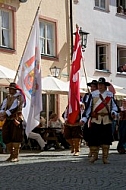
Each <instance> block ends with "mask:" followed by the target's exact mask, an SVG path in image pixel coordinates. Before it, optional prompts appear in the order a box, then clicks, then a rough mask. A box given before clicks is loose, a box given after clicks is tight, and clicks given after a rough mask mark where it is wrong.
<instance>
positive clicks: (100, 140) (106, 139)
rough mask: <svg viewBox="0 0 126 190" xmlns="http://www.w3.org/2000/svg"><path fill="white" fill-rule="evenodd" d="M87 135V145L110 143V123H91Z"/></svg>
mask: <svg viewBox="0 0 126 190" xmlns="http://www.w3.org/2000/svg"><path fill="white" fill-rule="evenodd" d="M88 135H89V136H88V145H89V146H100V145H103V144H104V145H111V144H112V141H113V135H112V125H111V124H107V125H103V123H101V124H96V123H91V126H90V129H89V131H88Z"/></svg>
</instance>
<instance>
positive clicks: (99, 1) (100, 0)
mask: <svg viewBox="0 0 126 190" xmlns="http://www.w3.org/2000/svg"><path fill="white" fill-rule="evenodd" d="M95 7H98V8H100V9H106V0H95Z"/></svg>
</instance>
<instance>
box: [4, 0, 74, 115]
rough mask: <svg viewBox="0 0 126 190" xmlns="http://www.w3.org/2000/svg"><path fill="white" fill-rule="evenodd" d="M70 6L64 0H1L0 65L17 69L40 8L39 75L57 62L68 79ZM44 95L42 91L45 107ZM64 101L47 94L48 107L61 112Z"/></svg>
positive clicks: (65, 98)
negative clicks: (48, 96)
mask: <svg viewBox="0 0 126 190" xmlns="http://www.w3.org/2000/svg"><path fill="white" fill-rule="evenodd" d="M69 7H70V5H69V2H68V1H66V0H64V1H62V0H55V1H53V2H52V0H48V1H47V0H25V1H22V0H0V26H1V27H0V65H2V66H5V67H7V68H9V69H12V70H14V71H17V69H18V65H19V63H20V60H21V58H22V56H23V53H24V50H25V48H26V46H27V42H28V38H29V35H30V31H31V29H32V26H33V23H34V18H35V15H36V12H37V10H38V9H39V12H38V14H39V23H40V48H41V70H42V77H46V76H48V75H50V67H54V66H56V67H58V68H60V69H61V70H60V77H59V78H60V79H61V80H64V81H67V80H68V78H67V77H68V73H69V69H70V60H71V56H70V33H69V31H70V24H69V22H70V21H69ZM0 84H1V86H4V85H5V84H6V82H2V83H1V82H0ZM2 98H3V97H2V94H1V99H2ZM46 99H47V97H46V94H44V95H43V109H44V111H46V109H47V108H46ZM64 101H65V102H67V96H60V95H50V100H49V106H50V111H51V110H52V111H55V112H58V113H59V115H60V113H62V112H63V111H64V109H65V107H66V105H65V104H66V103H65V104H64Z"/></svg>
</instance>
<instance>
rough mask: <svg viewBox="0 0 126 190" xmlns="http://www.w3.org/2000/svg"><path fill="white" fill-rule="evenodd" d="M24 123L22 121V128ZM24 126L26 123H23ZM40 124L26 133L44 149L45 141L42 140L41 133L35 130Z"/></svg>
mask: <svg viewBox="0 0 126 190" xmlns="http://www.w3.org/2000/svg"><path fill="white" fill-rule="evenodd" d="M24 125H25V124H24V123H23V128H24ZM25 126H26V125H25ZM39 127H40V125H38V126H37V127H35V128H34V129H33V130H32V131H31V132H30V133H29V135H28V138H29V139H34V140H36V141H37V142H38V144H39V146H40V148H41V151H43V150H44V147H45V145H46V142H45V141H44V140H43V138H42V137H41V135H40V134H39V133H37V132H36V129H37V128H39Z"/></svg>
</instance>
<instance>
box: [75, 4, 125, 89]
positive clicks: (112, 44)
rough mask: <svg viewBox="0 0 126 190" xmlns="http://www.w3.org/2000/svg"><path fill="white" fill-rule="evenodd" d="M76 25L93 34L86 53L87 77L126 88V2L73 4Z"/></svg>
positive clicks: (90, 35) (89, 36) (89, 39)
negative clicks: (102, 79) (103, 78)
mask: <svg viewBox="0 0 126 190" xmlns="http://www.w3.org/2000/svg"><path fill="white" fill-rule="evenodd" d="M76 24H78V25H79V26H80V27H82V29H83V30H84V31H86V32H89V33H90V34H89V35H88V42H87V48H86V49H85V52H84V58H85V63H84V64H85V68H86V71H87V75H88V76H89V77H92V78H96V79H97V78H98V77H101V76H103V77H105V78H106V79H107V80H108V81H110V82H112V83H114V84H115V85H118V86H121V87H124V88H126V84H125V78H126V69H125V65H126V35H125V34H126V1H125V0H90V1H89V0H84V1H83V0H74V1H73V27H74V28H75V25H76ZM74 30H75V29H74ZM91 68H92V69H91Z"/></svg>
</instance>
